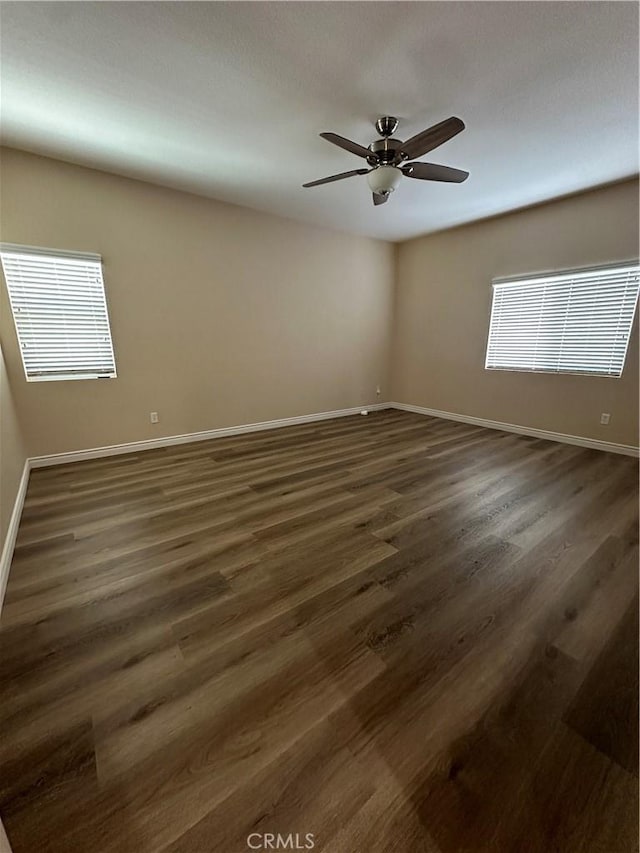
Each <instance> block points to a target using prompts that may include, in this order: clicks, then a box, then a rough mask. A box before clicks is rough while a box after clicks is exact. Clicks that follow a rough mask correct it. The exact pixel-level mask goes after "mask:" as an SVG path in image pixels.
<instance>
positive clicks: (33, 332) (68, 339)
mask: <svg viewBox="0 0 640 853" xmlns="http://www.w3.org/2000/svg"><path fill="white" fill-rule="evenodd" d="M0 256H1V257H2V267H3V269H4V276H5V279H6V282H7V290H8V291H9V300H10V302H11V310H12V311H13V319H14V322H15V324H16V332H17V335H18V343H19V345H20V353H21V355H22V363H23V365H24V372H25V375H26V377H27V381H29V382H36V381H42V380H51V379H102V378H108V377H114V376H115V375H116V364H115V359H114V355H113V346H112V343H111V331H110V329H109V315H108V313H107V303H106V299H105V294H104V283H103V281H102V259H101V257H100V255H87V254H81V253H79V252H57V251H53V250H50V249H34V248H31V247H27V246H12V245H8V244H6V243H5V244H2V245H1V246H0Z"/></svg>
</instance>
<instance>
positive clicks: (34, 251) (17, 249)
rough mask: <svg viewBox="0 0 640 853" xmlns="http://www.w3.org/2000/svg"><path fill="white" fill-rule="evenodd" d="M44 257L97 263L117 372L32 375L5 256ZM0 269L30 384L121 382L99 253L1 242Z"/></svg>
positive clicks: (115, 370)
mask: <svg viewBox="0 0 640 853" xmlns="http://www.w3.org/2000/svg"><path fill="white" fill-rule="evenodd" d="M5 254H7V255H11V254H13V255H34V256H37V255H40V256H42V257H45V258H60V259H61V260H65V259H69V260H77V261H85V262H91V263H96V264H97V265H98V268H99V272H100V284H101V285H102V297H103V301H104V316H105V322H106V329H107V333H108V343H109V349H110V352H111V363H112V365H113V369H112V370H110V371H109V372H104V373H89V372H87V373H73V372H69V373H64V372H60V373H56V374H48V375H39V374H32V375H29V373H28V370H27V365H26V362H25V357H24V347H23V342H22V340H21V338H20V331H19V329H18V322H17V319H16V306H15V304H14V298H13V297H12V294H11V288H10V286H9V281H8V277H7V273H6V270H5V269H4V258H3V257H2V256H3V255H5ZM0 266H1V267H2V272H3V277H4V282H5V288H6V291H7V297H8V300H9V306H10V310H11V316H12V319H13V327H14V330H15V334H16V341H17V344H18V349H19V351H20V360H21V362H22V369H23V371H24V377H25V380H26V381H27V382H68V381H77V380H80V379H117V378H118V372H117V364H116V354H115V348H114V343H113V333H112V331H111V320H110V310H109V300H108V297H107V288H106V284H105V280H104V261H103V258H102V256H101V255H99V254H95V253H93V252H79V251H69V250H66V249H51V248H47V247H44V246H28V245H25V244H21V243H0Z"/></svg>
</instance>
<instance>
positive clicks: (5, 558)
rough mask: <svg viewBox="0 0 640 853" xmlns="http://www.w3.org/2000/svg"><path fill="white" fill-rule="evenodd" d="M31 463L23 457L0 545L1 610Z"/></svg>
mask: <svg viewBox="0 0 640 853" xmlns="http://www.w3.org/2000/svg"><path fill="white" fill-rule="evenodd" d="M30 470H31V465H30V464H29V460H28V459H25V461H24V468H23V469H22V477H21V478H20V484H19V485H18V493H17V494H16V499H15V502H14V504H13V511H12V512H11V518H10V519H9V526H8V527H7V535H6V536H5V539H4V545H3V546H2V555H1V556H0V610H2V602H3V601H4V593H5V590H6V589H7V581H8V580H9V569H10V568H11V560H12V558H13V549H14V546H15V544H16V537H17V535H18V527H19V526H20V516H21V515H22V507H23V506H24V499H25V496H26V494H27V486H28V485H29V471H30Z"/></svg>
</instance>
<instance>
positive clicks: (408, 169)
mask: <svg viewBox="0 0 640 853" xmlns="http://www.w3.org/2000/svg"><path fill="white" fill-rule="evenodd" d="M400 170H401V171H402V174H403V175H406V176H407V178H417V179H418V180H419V181H447V182H448V183H452V184H461V183H462V182H463V181H466V180H467V178H468V177H469V172H465V171H463V170H462V169H452V168H451V166H438V164H437V163H406V164H405V165H404V166H400Z"/></svg>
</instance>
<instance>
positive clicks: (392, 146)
mask: <svg viewBox="0 0 640 853" xmlns="http://www.w3.org/2000/svg"><path fill="white" fill-rule="evenodd" d="M401 146H402V140H401V139H390V138H385V139H376V141H375V142H372V143H371V145H370V146H369V150H370V151H371V153H372V155H375V156H371V157H367V162H368V163H369V165H370V166H375V165H376V164H378V163H380V164H381V165H383V166H390V165H391V164H392V163H398V162H400V161H401V160H404V159H406V158H405V157H404V155H403V154H401V151H400V148H401Z"/></svg>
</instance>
